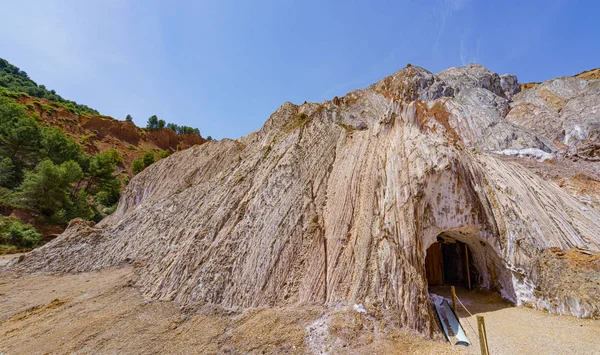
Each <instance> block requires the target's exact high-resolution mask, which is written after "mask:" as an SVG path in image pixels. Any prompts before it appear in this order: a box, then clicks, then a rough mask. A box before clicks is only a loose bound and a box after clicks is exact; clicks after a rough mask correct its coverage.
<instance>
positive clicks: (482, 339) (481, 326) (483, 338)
mask: <svg viewBox="0 0 600 355" xmlns="http://www.w3.org/2000/svg"><path fill="white" fill-rule="evenodd" d="M477 329H478V330H479V346H480V347H481V355H490V349H489V347H488V342H487V334H486V332H485V322H484V320H483V316H477Z"/></svg>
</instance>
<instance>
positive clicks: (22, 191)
mask: <svg viewBox="0 0 600 355" xmlns="http://www.w3.org/2000/svg"><path fill="white" fill-rule="evenodd" d="M82 178H83V171H82V170H81V167H80V166H79V164H77V163H76V162H74V161H67V162H64V163H62V164H61V165H55V164H54V163H53V162H52V160H50V159H45V160H43V161H42V162H41V163H40V164H39V166H38V167H37V168H36V169H35V170H33V171H28V172H26V174H25V180H24V181H23V183H22V184H21V186H19V188H18V195H19V197H20V199H21V200H22V204H23V205H24V206H26V207H28V208H29V209H31V210H34V211H36V212H38V213H40V214H41V215H42V216H43V217H44V218H45V219H46V220H47V221H49V222H51V223H59V224H64V223H66V222H68V221H69V220H70V219H72V218H75V217H82V218H85V219H89V218H90V217H91V216H92V215H93V212H92V210H91V208H90V207H89V204H88V203H87V196H86V195H85V193H84V192H83V191H81V192H80V193H77V190H76V187H75V186H74V184H75V183H76V182H78V181H80V180H81V179H82Z"/></svg>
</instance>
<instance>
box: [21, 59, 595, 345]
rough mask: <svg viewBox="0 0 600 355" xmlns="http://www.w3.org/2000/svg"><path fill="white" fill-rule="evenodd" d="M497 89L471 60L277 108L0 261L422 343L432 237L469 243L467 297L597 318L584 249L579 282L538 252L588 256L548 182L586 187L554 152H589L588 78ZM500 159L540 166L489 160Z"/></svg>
mask: <svg viewBox="0 0 600 355" xmlns="http://www.w3.org/2000/svg"><path fill="white" fill-rule="evenodd" d="M515 81H516V80H513V78H512V77H508V76H503V77H501V76H499V75H498V74H495V73H492V72H490V71H488V70H487V69H485V68H484V67H482V66H480V65H469V66H467V67H464V68H452V69H448V70H446V71H444V72H441V73H439V74H437V75H433V74H432V73H430V72H428V71H426V70H424V69H422V68H418V67H415V66H409V67H407V68H405V69H403V70H400V71H399V72H397V73H395V74H393V75H392V76H390V77H388V78H385V79H383V80H382V81H380V82H378V83H376V84H374V85H372V86H370V87H369V88H367V89H363V90H357V91H353V92H351V93H349V94H348V95H346V96H344V97H342V98H337V97H336V98H335V99H334V100H332V101H327V102H323V103H321V104H316V103H307V104H304V105H301V106H296V105H294V104H291V103H285V104H283V105H282V106H281V107H280V108H279V109H278V110H277V111H276V112H275V113H273V115H272V116H271V117H270V118H269V119H268V120H267V122H266V123H265V125H264V126H263V128H262V129H260V130H259V131H256V132H254V133H251V134H250V135H248V136H246V137H243V138H241V139H239V140H236V141H232V140H223V141H218V142H217V141H213V142H208V143H206V144H204V145H201V146H195V147H192V148H189V149H187V150H184V151H181V152H179V153H176V154H173V155H172V156H170V157H169V158H167V159H163V160H161V161H159V162H157V163H155V164H153V165H152V166H150V167H149V168H147V169H145V170H144V171H143V172H142V173H140V174H139V175H138V176H136V177H135V178H134V179H132V181H131V182H130V184H129V185H128V187H127V189H126V190H125V192H124V193H123V196H122V198H121V201H120V203H119V207H118V209H117V211H116V212H115V213H114V214H113V215H111V216H110V217H109V218H106V219H105V220H103V221H102V222H101V223H99V224H98V225H96V226H89V225H87V224H85V223H83V222H81V221H73V222H72V223H71V225H70V227H69V228H68V229H67V230H66V231H65V233H64V234H63V235H61V236H60V237H59V238H57V239H56V240H54V241H53V242H51V243H49V244H47V245H45V246H44V247H42V248H40V249H37V250H34V251H33V252H31V253H29V254H28V255H27V256H26V257H25V258H24V259H23V260H21V261H20V262H19V263H15V264H14V265H13V267H14V268H16V269H20V270H26V271H51V272H81V271H87V270H94V269H100V268H105V267H108V266H111V265H117V264H119V263H123V262H134V263H135V264H136V265H137V266H138V279H137V281H136V282H137V284H138V285H140V286H141V288H142V290H143V291H144V292H145V294H146V295H147V296H149V297H154V298H157V299H161V300H173V301H175V302H177V303H179V304H181V305H182V306H186V307H193V306H194V305H202V304H207V303H209V304H214V305H218V306H222V307H227V308H234V309H235V308H240V307H255V306H265V305H266V306H275V305H298V304H310V303H317V304H324V305H327V306H332V307H335V306H337V305H340V304H345V305H354V304H362V305H364V307H365V308H366V309H369V308H370V307H376V308H377V309H381V310H382V311H383V312H385V313H386V314H389V315H391V317H392V318H393V319H394V322H396V323H397V324H399V325H403V326H407V327H410V328H413V329H416V330H418V331H420V332H423V333H431V332H433V331H435V329H436V327H435V321H434V318H433V317H434V316H433V313H432V311H431V307H430V302H429V298H428V288H427V279H426V277H425V263H424V260H425V255H426V250H427V248H428V247H429V246H430V245H431V244H432V243H434V242H435V241H436V238H437V237H438V236H439V235H440V234H442V233H443V234H444V235H445V236H449V237H451V238H454V239H456V240H460V241H462V242H464V243H466V244H467V245H468V246H469V248H470V249H471V252H472V262H473V265H474V266H475V267H476V268H477V270H479V279H478V280H474V282H476V283H477V284H479V285H480V286H481V287H484V288H490V289H493V290H498V291H500V292H501V294H502V295H503V296H504V297H506V298H508V299H510V300H512V301H513V302H515V303H517V304H528V305H530V306H532V307H537V308H541V309H547V310H549V311H551V312H556V313H568V314H575V315H577V316H588V317H593V316H596V317H597V316H600V293H599V292H598V282H599V281H600V271H598V270H600V266H599V267H598V268H595V267H596V266H595V264H593V263H594V261H593V260H595V259H593V256H592V257H591V258H592V259H590V260H591V261H590V262H589V263H588V264H589V265H588V264H585V265H587V266H585V267H584V269H585V270H584V271H581V272H580V271H579V270H580V269H579V268H578V267H576V266H573V265H571V264H570V262H569V260H570V259H568V258H569V255H571V254H564V253H563V254H560V253H558V254H557V253H553V252H551V251H552V250H554V251H556V250H570V249H573V250H585V251H586V253H591V254H592V255H595V253H598V252H599V251H600V210H599V209H598V207H597V204H594V203H592V202H590V203H589V204H586V203H585V202H584V201H583V200H582V197H581V196H584V195H585V194H584V193H583V191H582V190H578V189H577V188H569V189H567V188H562V187H561V186H575V185H573V184H569V183H568V182H567V180H568V179H571V177H572V176H575V174H578V173H579V174H582V175H583V176H584V177H585V179H589V180H591V181H597V180H599V178H598V175H597V173H598V170H597V166H596V165H594V164H597V163H595V162H586V163H585V164H586V165H582V164H581V161H578V160H577V159H574V158H573V155H569V154H567V150H568V147H569V146H566V145H564V144H561V143H560V142H558V143H557V142H555V141H556V140H560V141H562V140H563V139H565V138H566V137H572V138H569V139H567V141H568V142H567V143H568V144H576V143H573V142H575V141H577V142H579V143H577V144H581V142H583V141H584V140H585V141H586V142H588V143H590V144H591V143H594V144H596V143H598V138H597V137H598V136H597V130H596V128H595V127H596V126H595V124H596V122H597V117H598V116H597V114H596V112H597V111H595V110H596V109H595V108H596V107H598V105H600V96H599V95H598V94H597V91H594V90H597V87H598V83H597V80H596V81H595V80H593V79H573V78H561V79H556V80H554V81H549V82H546V83H544V84H542V85H538V86H537V87H535V88H533V89H527V90H525V91H523V92H520V93H517V94H515V93H516V91H517V89H516V88H517V87H518V82H515ZM513 95H514V96H513ZM544 95H546V96H544ZM511 97H512V101H509V100H510V99H511ZM557 105H558V106H557ZM577 112H580V114H578V113H577ZM505 117H506V118H505ZM548 118H551V120H547V119H548ZM579 126H580V127H582V133H581V134H579V133H578V135H575V134H574V133H573V132H574V130H576V129H575V128H573V127H579ZM569 127H571V128H569ZM563 130H564V131H565V132H567V133H565V134H564V135H563V134H562V133H561V132H562V131H563ZM507 149H513V150H517V151H527V150H528V149H529V151H530V152H531V151H534V152H538V153H539V154H542V153H546V154H555V155H556V156H555V158H553V159H550V160H548V161H546V162H544V163H539V162H537V161H535V160H532V159H530V158H529V155H528V154H523V155H522V154H516V155H517V156H523V158H519V157H507V156H504V155H502V154H498V153H496V151H504V152H506V150H507ZM553 156H554V155H553ZM549 162H550V163H549ZM540 164H543V165H540ZM563 166H564V171H563V170H560V169H561V167H563ZM548 169H550V170H548ZM552 169H555V170H552ZM548 171H550V172H548ZM552 171H560V173H557V174H558V175H560V178H561V179H567V180H565V181H563V182H562V185H561V184H559V183H558V182H557V179H558V177H557V176H555V175H552V174H551V172H552ZM580 178H581V177H580ZM582 179H583V178H582ZM568 181H575V180H568ZM595 193H596V192H594V191H592V192H586V194H587V195H585V196H588V195H591V196H597V195H595ZM594 198H595V197H594ZM592 201H593V200H592ZM551 248H554V249H551ZM574 248H580V249H574ZM588 251H589V252H588ZM576 255H579V254H576ZM585 255H587V254H585ZM586 260H587V259H586ZM577 265H579V264H577ZM561 268H562V269H561ZM577 275H584V276H582V277H581V278H578V277H579V276H577ZM552 276H556V280H559V281H560V285H561V287H560V288H553V287H552V286H551V285H553V280H555V279H554V278H553V277H552ZM571 277H573V278H575V279H576V285H575V284H569V283H568V282H566V280H568V279H569V278H571ZM557 282H558V281H557Z"/></svg>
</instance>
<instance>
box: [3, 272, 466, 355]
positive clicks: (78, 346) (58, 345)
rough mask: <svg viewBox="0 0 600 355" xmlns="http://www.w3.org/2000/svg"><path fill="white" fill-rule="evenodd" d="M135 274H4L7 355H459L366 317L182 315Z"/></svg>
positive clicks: (315, 311)
mask: <svg viewBox="0 0 600 355" xmlns="http://www.w3.org/2000/svg"><path fill="white" fill-rule="evenodd" d="M133 275H134V273H133V270H132V268H131V267H129V266H128V267H123V268H116V269H108V270H104V271H101V272H93V273H82V274H76V275H48V274H40V275H17V274H15V273H13V272H8V271H6V270H3V269H1V268H0V354H6V355H8V354H67V353H75V354H215V353H219V354H246V353H255V354H265V353H267V354H271V353H272V354H275V353H276V354H305V353H311V352H313V353H325V352H328V353H331V354H456V353H458V352H457V351H456V349H454V348H452V347H451V346H450V345H449V344H447V343H445V342H442V341H431V340H428V339H425V338H423V337H422V336H420V335H418V334H415V333H413V332H410V331H408V330H402V329H396V330H390V331H386V332H385V334H382V333H381V332H374V331H373V324H374V322H372V320H371V319H369V317H368V316H363V315H361V314H358V313H357V312H355V311H353V310H352V309H351V308H350V309H349V310H343V309H341V310H337V311H334V312H331V311H329V312H327V313H326V312H325V310H324V309H323V308H321V307H295V308H264V309H254V310H248V311H244V312H231V311H226V310H223V309H217V308H203V309H200V310H195V311H194V312H191V311H187V312H186V311H185V310H183V311H182V310H180V309H179V308H178V307H176V305H175V304H173V303H171V302H159V301H152V300H147V299H144V298H143V297H142V296H141V295H140V292H139V290H138V289H137V288H135V287H134V286H132V282H131V279H132V277H134V276H133Z"/></svg>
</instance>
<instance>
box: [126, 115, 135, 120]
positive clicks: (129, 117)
mask: <svg viewBox="0 0 600 355" xmlns="http://www.w3.org/2000/svg"><path fill="white" fill-rule="evenodd" d="M125 121H127V122H133V117H131V115H127V117H125Z"/></svg>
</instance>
